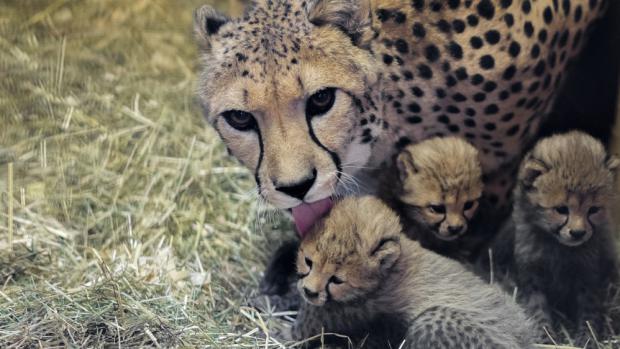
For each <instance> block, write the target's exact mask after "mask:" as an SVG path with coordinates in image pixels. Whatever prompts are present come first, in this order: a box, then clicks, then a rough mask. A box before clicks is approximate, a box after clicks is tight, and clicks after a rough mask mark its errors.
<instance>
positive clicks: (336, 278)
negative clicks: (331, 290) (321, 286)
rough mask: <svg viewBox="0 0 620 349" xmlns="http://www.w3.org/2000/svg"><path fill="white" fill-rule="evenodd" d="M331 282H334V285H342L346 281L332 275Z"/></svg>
mask: <svg viewBox="0 0 620 349" xmlns="http://www.w3.org/2000/svg"><path fill="white" fill-rule="evenodd" d="M329 282H331V283H333V284H334V285H340V284H341V283H343V282H344V281H342V279H340V278H339V277H337V276H336V275H333V276H332V277H330V278H329Z"/></svg>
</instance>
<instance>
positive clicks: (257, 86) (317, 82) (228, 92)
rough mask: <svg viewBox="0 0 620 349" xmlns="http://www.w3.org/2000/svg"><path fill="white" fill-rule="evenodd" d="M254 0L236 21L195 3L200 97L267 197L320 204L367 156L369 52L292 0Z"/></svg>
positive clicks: (278, 202) (286, 203)
mask: <svg viewBox="0 0 620 349" xmlns="http://www.w3.org/2000/svg"><path fill="white" fill-rule="evenodd" d="M313 3H314V2H313ZM255 6H256V7H255V8H252V9H250V10H249V13H248V14H247V15H246V16H245V17H244V18H241V19H235V20H230V19H227V18H225V17H223V16H221V15H218V14H217V13H216V12H215V11H213V10H212V9H210V8H208V7H203V8H201V9H199V10H198V11H197V13H196V24H195V26H196V32H197V35H198V37H199V44H200V48H201V50H202V57H201V58H202V61H203V72H202V74H201V76H200V80H199V97H200V101H201V104H202V106H203V110H204V113H205V115H206V118H207V120H208V121H209V122H210V123H211V125H213V127H214V128H215V129H216V130H217V132H218V133H219V135H220V136H221V138H222V140H223V141H224V143H225V144H226V146H227V148H228V150H229V152H230V153H231V154H232V155H233V156H235V157H236V158H237V159H239V160H240V161H241V162H242V163H243V164H244V165H245V166H246V167H248V168H249V169H250V170H251V171H252V172H253V173H254V176H255V179H256V182H257V185H258V189H259V193H260V195H261V196H262V197H263V198H265V199H266V200H267V201H269V202H270V203H272V204H274V205H275V206H276V207H278V208H282V209H287V208H293V207H296V206H298V205H301V204H302V203H313V202H317V201H319V200H322V199H325V198H327V197H330V196H332V195H333V194H334V193H335V191H336V190H337V189H338V187H339V179H340V177H341V176H342V175H343V173H344V174H345V175H346V174H352V172H353V171H354V169H356V168H360V167H361V166H363V165H365V164H366V162H367V161H368V159H369V156H370V146H369V145H368V144H362V143H361V142H359V141H357V140H356V135H358V134H359V133H361V132H359V130H358V127H360V125H359V114H360V108H359V106H358V104H359V99H360V98H361V97H362V96H363V95H364V92H365V91H366V90H367V88H368V85H369V84H370V83H371V82H372V81H375V80H376V76H375V75H376V73H375V72H374V69H375V68H374V67H373V65H372V63H371V62H372V57H371V56H370V54H369V53H368V52H366V51H364V50H362V49H360V48H358V47H357V46H355V45H354V44H353V42H352V41H351V38H350V37H348V36H347V35H346V34H345V33H344V32H342V31H341V30H339V29H336V28H335V27H334V26H319V25H317V24H314V23H313V22H312V21H311V19H312V18H311V17H312V9H308V8H303V7H301V4H299V3H297V2H292V3H290V4H288V5H287V2H275V3H272V2H268V3H267V4H256V5H255Z"/></svg>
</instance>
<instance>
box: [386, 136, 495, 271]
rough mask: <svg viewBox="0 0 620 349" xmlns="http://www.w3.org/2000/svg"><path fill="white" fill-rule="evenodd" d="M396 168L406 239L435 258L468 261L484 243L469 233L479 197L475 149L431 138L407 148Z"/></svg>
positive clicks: (479, 174)
mask: <svg viewBox="0 0 620 349" xmlns="http://www.w3.org/2000/svg"><path fill="white" fill-rule="evenodd" d="M396 164H397V168H398V172H399V178H400V181H399V184H398V185H397V186H396V187H397V188H396V196H397V197H398V201H399V203H400V204H399V205H397V207H398V209H399V211H400V212H401V218H402V221H403V224H404V229H405V231H406V232H407V234H408V235H409V236H411V237H412V238H415V239H416V240H418V241H419V242H420V244H421V245H422V246H423V247H425V248H429V249H432V250H433V251H435V252H437V253H440V254H443V255H445V256H448V257H452V258H458V259H469V258H471V257H470V255H472V254H475V252H477V247H478V245H480V244H481V243H483V242H484V240H486V239H487V238H488V237H487V236H486V235H485V234H482V232H477V231H476V229H475V226H476V225H477V224H476V222H475V221H474V220H475V219H476V218H478V217H477V213H478V207H479V201H480V199H481V195H482V191H483V184H482V170H481V168H480V161H479V160H478V151H477V150H476V148H474V147H473V146H472V145H471V144H469V143H467V142H466V141H465V140H463V139H461V138H457V137H444V138H431V139H428V140H425V141H422V142H420V143H417V144H414V145H409V146H407V147H406V148H405V149H404V150H403V151H402V152H401V153H400V154H399V155H398V159H397V160H396ZM392 186H394V184H393V183H392ZM482 213H484V212H482ZM470 228H471V229H470ZM483 235H484V236H483Z"/></svg>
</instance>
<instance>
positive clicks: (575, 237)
mask: <svg viewBox="0 0 620 349" xmlns="http://www.w3.org/2000/svg"><path fill="white" fill-rule="evenodd" d="M585 235H586V231H585V230H571V231H570V236H572V237H573V240H579V239H581V238H582V237H584V236H585Z"/></svg>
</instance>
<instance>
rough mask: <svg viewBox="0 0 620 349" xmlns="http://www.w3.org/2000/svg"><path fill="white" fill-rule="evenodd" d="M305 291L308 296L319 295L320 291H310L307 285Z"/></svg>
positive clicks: (314, 296)
mask: <svg viewBox="0 0 620 349" xmlns="http://www.w3.org/2000/svg"><path fill="white" fill-rule="evenodd" d="M304 293H305V294H306V297H308V298H316V297H318V296H319V293H318V292H313V291H310V290H309V289H307V288H306V287H304Z"/></svg>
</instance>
